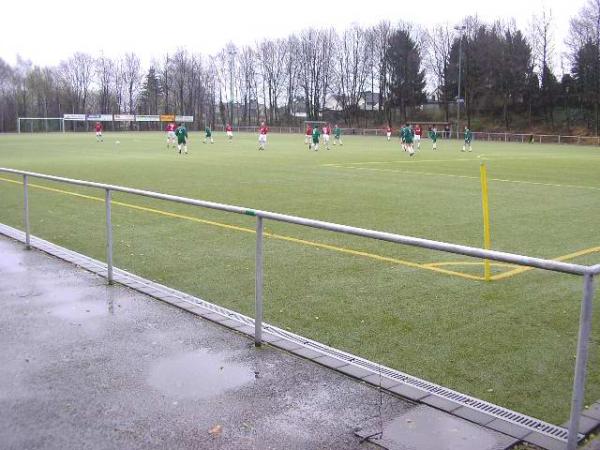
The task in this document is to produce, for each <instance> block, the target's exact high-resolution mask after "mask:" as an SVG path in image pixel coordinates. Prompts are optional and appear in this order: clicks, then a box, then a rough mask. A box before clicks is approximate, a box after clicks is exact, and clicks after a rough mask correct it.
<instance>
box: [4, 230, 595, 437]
mask: <svg viewBox="0 0 600 450" xmlns="http://www.w3.org/2000/svg"><path fill="white" fill-rule="evenodd" d="M0 234H4V235H6V236H8V237H11V238H13V239H15V240H18V241H21V242H25V233H24V232H22V231H19V230H17V229H15V228H12V227H9V226H6V225H3V224H0ZM31 245H32V246H33V247H35V248H37V249H39V250H42V251H44V252H46V253H49V254H51V255H54V256H57V257H60V258H61V259H64V260H66V261H69V262H72V263H74V264H76V265H78V266H81V267H83V268H85V269H87V270H89V271H91V272H93V273H96V274H98V275H101V276H103V277H106V275H107V270H106V264H104V263H102V262H100V261H97V260H95V259H92V258H89V257H87V256H84V255H82V254H80V253H77V252H74V251H71V250H68V249H65V248H64V247H59V246H57V245H55V244H52V243H50V242H48V241H45V240H43V239H39V238H37V237H34V236H31ZM114 279H115V281H117V282H119V283H121V284H123V285H125V286H128V287H130V288H132V289H134V290H137V291H141V292H145V293H147V292H156V294H150V295H152V296H154V297H158V298H159V299H160V298H165V297H170V298H176V299H179V300H181V301H184V302H186V303H190V304H193V305H197V306H199V307H201V308H203V309H206V310H209V311H211V312H214V313H217V314H219V315H221V316H223V317H227V318H229V319H233V320H236V321H238V322H240V323H243V324H245V325H249V326H252V327H254V319H252V318H251V317H248V316H245V315H243V314H240V313H237V312H235V311H231V310H229V309H227V308H223V307H221V306H218V305H215V304H213V303H209V302H207V301H204V300H202V299H199V298H197V297H194V296H192V295H189V294H185V293H183V292H180V291H177V290H175V289H172V288H169V287H167V286H163V285H161V284H159V283H155V282H153V281H150V280H147V279H145V278H142V277H139V276H137V275H134V274H132V273H129V272H127V271H125V270H121V269H117V268H115V269H114ZM263 331H265V332H267V333H270V334H272V335H274V336H278V337H280V338H282V339H286V340H287V341H290V342H294V343H296V344H298V345H301V346H303V347H305V348H309V349H312V350H315V351H317V352H319V353H321V354H323V355H327V356H330V357H332V358H335V359H338V360H340V361H344V362H346V363H347V364H352V365H354V366H357V367H361V368H363V369H366V370H368V371H371V372H373V373H374V374H381V375H385V376H386V377H388V378H390V379H392V380H395V381H398V383H402V384H405V385H408V386H412V387H416V388H418V389H421V390H423V391H425V392H427V393H429V394H431V395H435V396H437V397H440V398H444V399H447V400H451V401H453V402H455V403H458V404H459V405H461V406H466V407H468V408H471V409H473V410H476V411H479V412H482V413H485V414H488V415H489V416H491V417H495V418H498V419H502V420H505V421H507V422H509V423H512V424H515V425H519V426H521V427H523V428H527V429H529V430H531V431H535V432H538V433H541V434H544V435H546V436H549V437H551V438H553V439H557V440H561V441H564V442H566V440H567V437H568V430H567V429H565V428H563V427H560V426H557V425H552V424H550V423H547V422H544V421H542V420H540V419H536V418H534V417H530V416H527V415H525V414H521V413H518V412H515V411H512V410H510V409H507V408H503V407H501V406H497V405H494V404H493V403H489V402H486V401H484V400H480V399H477V398H475V397H471V396H469V395H466V394H461V393H460V392H456V391H454V390H452V389H449V388H445V387H443V386H440V385H437V384H435V383H431V382H429V381H425V380H422V379H420V378H417V377H413V376H411V375H408V374H405V373H403V372H400V371H398V370H395V369H391V368H389V367H386V366H382V365H380V364H377V363H374V362H372V361H369V360H366V359H363V358H360V357H358V356H355V355H352V354H350V353H346V352H343V351H341V350H338V349H335V348H332V347H328V346H326V345H324V344H321V343H320V342H317V341H313V340H311V339H308V338H305V337H303V336H300V335H297V334H294V333H291V332H289V331H285V330H282V329H280V328H277V327H275V326H273V325H269V324H266V323H265V324H264V325H263ZM583 437H584V435H583V434H578V438H579V440H581V439H583Z"/></svg>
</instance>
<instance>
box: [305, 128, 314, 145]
mask: <svg viewBox="0 0 600 450" xmlns="http://www.w3.org/2000/svg"><path fill="white" fill-rule="evenodd" d="M312 131H313V130H312V127H311V126H310V123H309V124H307V125H306V133H305V134H304V144H308V149H309V150H310V140H311V139H312Z"/></svg>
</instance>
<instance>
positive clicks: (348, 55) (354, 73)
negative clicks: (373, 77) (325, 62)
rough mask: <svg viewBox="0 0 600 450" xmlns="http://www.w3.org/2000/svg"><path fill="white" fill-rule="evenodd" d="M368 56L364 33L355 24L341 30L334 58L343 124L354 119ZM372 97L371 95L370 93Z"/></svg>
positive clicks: (366, 74) (370, 54) (370, 57)
mask: <svg viewBox="0 0 600 450" xmlns="http://www.w3.org/2000/svg"><path fill="white" fill-rule="evenodd" d="M372 56H373V55H372V53H371V51H370V48H369V41H368V35H367V32H366V31H365V30H364V29H363V28H361V27H360V26H358V25H354V26H353V27H351V28H350V29H348V30H346V31H344V33H343V34H342V36H341V40H340V43H339V50H338V52H337V55H336V58H335V59H336V65H335V75H336V81H337V83H336V86H337V92H338V97H339V103H340V104H341V107H342V111H343V114H344V120H345V122H346V124H348V125H351V124H353V123H354V122H355V121H357V120H358V114H359V111H360V101H361V99H364V100H365V101H366V98H364V97H365V86H366V84H367V81H368V79H369V75H370V69H371V66H372V64H371V61H372V59H373V58H372ZM371 95H372V94H371Z"/></svg>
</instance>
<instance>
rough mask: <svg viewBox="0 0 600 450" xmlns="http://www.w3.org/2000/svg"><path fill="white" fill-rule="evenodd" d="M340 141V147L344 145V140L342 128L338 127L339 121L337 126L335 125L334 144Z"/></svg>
mask: <svg viewBox="0 0 600 450" xmlns="http://www.w3.org/2000/svg"><path fill="white" fill-rule="evenodd" d="M338 142H339V144H340V147H341V146H342V145H344V143H343V142H342V129H341V128H340V127H338V125H337V123H336V124H335V127H333V145H336V144H337V143H338Z"/></svg>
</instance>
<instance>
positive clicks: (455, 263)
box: [423, 261, 518, 267]
mask: <svg viewBox="0 0 600 450" xmlns="http://www.w3.org/2000/svg"><path fill="white" fill-rule="evenodd" d="M483 264H484V262H483V261H481V262H476V261H448V262H437V263H428V264H423V265H424V266H426V267H439V266H482V265H483ZM491 265H492V267H494V266H495V267H518V266H516V265H515V264H509V263H501V262H492V263H491Z"/></svg>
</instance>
